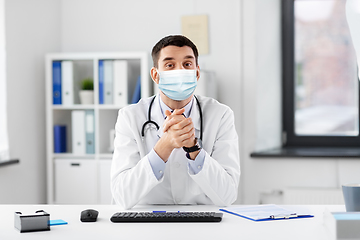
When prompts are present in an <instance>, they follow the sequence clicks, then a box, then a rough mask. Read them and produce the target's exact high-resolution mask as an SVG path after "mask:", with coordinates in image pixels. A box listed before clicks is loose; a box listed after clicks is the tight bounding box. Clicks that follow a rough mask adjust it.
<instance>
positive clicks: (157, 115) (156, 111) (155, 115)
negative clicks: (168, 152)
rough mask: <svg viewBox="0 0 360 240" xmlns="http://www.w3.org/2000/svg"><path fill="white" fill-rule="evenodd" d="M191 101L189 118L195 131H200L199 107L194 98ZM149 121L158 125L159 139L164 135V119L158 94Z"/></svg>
mask: <svg viewBox="0 0 360 240" xmlns="http://www.w3.org/2000/svg"><path fill="white" fill-rule="evenodd" d="M192 101H193V104H192V108H191V110H190V116H189V117H190V118H191V119H192V121H193V123H194V128H195V129H196V130H198V131H200V114H199V107H198V105H197V102H196V100H195V99H194V96H193V100H192ZM200 104H201V103H200ZM151 119H154V121H155V122H156V123H157V124H158V125H159V127H160V128H159V130H158V136H159V137H161V136H162V135H163V134H164V133H163V125H164V122H165V119H164V117H163V114H162V111H161V107H160V94H157V95H156V99H155V101H154V103H153V106H152V110H151Z"/></svg>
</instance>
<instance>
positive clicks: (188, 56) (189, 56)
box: [184, 55, 194, 59]
mask: <svg viewBox="0 0 360 240" xmlns="http://www.w3.org/2000/svg"><path fill="white" fill-rule="evenodd" d="M190 58H191V59H194V56H192V55H187V56H185V57H184V59H190Z"/></svg>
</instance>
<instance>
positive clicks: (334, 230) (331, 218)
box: [324, 210, 360, 240]
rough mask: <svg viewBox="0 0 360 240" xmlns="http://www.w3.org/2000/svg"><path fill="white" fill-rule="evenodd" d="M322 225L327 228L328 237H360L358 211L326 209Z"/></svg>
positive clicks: (359, 214)
mask: <svg viewBox="0 0 360 240" xmlns="http://www.w3.org/2000/svg"><path fill="white" fill-rule="evenodd" d="M324 225H325V227H326V228H327V230H328V233H329V239H334V240H335V239H336V240H340V239H360V228H359V226H360V212H330V211H329V210H326V211H325V213H324Z"/></svg>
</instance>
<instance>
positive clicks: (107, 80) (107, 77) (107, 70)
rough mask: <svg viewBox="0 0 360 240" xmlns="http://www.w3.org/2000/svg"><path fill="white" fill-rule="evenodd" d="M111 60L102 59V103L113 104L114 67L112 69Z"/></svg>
mask: <svg viewBox="0 0 360 240" xmlns="http://www.w3.org/2000/svg"><path fill="white" fill-rule="evenodd" d="M113 64H114V63H113V60H105V61H104V104H113V103H114V96H113V89H114V86H113V78H114V69H113Z"/></svg>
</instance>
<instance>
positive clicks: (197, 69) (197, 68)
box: [196, 65, 200, 81]
mask: <svg viewBox="0 0 360 240" xmlns="http://www.w3.org/2000/svg"><path fill="white" fill-rule="evenodd" d="M199 78H200V67H199V65H197V67H196V79H197V80H198V81H199Z"/></svg>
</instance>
